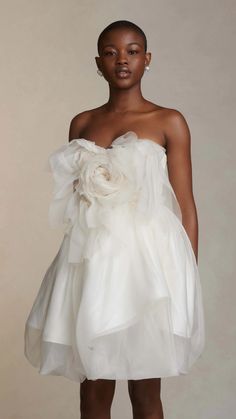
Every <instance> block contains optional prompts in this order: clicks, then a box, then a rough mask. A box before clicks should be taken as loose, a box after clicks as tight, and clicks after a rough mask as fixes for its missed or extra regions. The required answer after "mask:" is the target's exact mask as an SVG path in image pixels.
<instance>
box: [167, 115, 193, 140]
mask: <svg viewBox="0 0 236 419" xmlns="http://www.w3.org/2000/svg"><path fill="white" fill-rule="evenodd" d="M163 128H164V133H165V137H166V145H167V147H168V148H170V147H171V148H172V147H181V146H182V147H189V146H190V141H191V134H190V129H189V126H188V123H187V121H186V118H185V116H184V115H183V114H182V113H181V112H180V111H179V110H177V109H171V108H164V110H163Z"/></svg>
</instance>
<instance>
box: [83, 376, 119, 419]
mask: <svg viewBox="0 0 236 419" xmlns="http://www.w3.org/2000/svg"><path fill="white" fill-rule="evenodd" d="M115 384H116V381H115V380H105V379H98V380H88V379H86V380H84V381H83V382H82V383H81V384H80V409H81V412H87V413H88V412H91V413H92V412H95V413H96V414H97V413H98V412H99V411H104V410H107V409H110V407H111V404H112V400H113V397H114V393H115Z"/></svg>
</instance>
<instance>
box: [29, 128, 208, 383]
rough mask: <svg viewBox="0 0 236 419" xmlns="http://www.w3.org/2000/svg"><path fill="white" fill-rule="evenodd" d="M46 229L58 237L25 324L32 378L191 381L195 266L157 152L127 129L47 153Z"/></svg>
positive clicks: (199, 323)
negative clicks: (105, 140) (105, 139)
mask: <svg viewBox="0 0 236 419" xmlns="http://www.w3.org/2000/svg"><path fill="white" fill-rule="evenodd" d="M47 167H48V169H49V170H50V172H51V174H52V176H53V179H54V189H53V194H52V195H53V196H52V200H51V203H50V207H49V222H50V225H51V226H52V227H54V228H62V230H63V232H64V237H63V241H62V243H61V245H60V248H59V250H58V252H57V254H56V256H55V258H54V260H53V261H52V263H51V265H50V266H49V268H48V269H47V271H46V273H45V276H44V278H43V281H42V283H41V286H40V288H39V291H38V294H37V296H36V298H35V301H34V304H33V306H32V308H31V311H30V313H29V316H28V318H27V321H26V325H25V355H26V357H27V359H28V360H29V362H30V363H31V364H32V365H33V366H35V367H37V368H38V369H39V372H40V373H41V374H53V375H63V376H65V377H67V378H69V379H71V380H73V381H78V382H82V381H83V380H84V379H85V378H86V377H87V378H88V379H93V380H95V379H98V378H107V379H141V378H151V377H165V376H174V375H179V374H186V373H188V371H189V369H190V368H191V367H192V365H193V364H194V362H195V361H196V360H197V359H198V358H199V356H200V355H201V353H202V351H203V349H204V344H205V330H204V312H203V301H202V290H201V283H200V277H199V271H198V267H197V263H196V258H195V255H194V252H193V249H192V246H191V242H190V240H189V238H188V236H187V233H186V231H185V229H184V227H183V225H182V217H181V210H180V207H179V204H178V201H177V199H176V196H175V193H174V191H173V188H172V186H171V184H170V181H169V178H168V171H167V156H166V152H165V148H164V147H162V146H161V145H159V144H157V143H155V142H154V141H152V140H149V139H140V138H138V137H137V135H136V133H134V132H133V131H128V132H127V133H126V134H124V135H121V136H120V137H118V138H116V139H115V140H114V141H113V143H112V146H111V147H110V148H107V149H105V148H103V147H100V146H98V145H96V144H95V142H94V141H89V140H86V139H83V138H79V139H75V140H72V141H71V142H70V143H68V144H64V145H63V146H61V147H60V148H59V149H57V150H56V151H54V152H53V153H52V154H51V155H50V156H49V158H48V162H47Z"/></svg>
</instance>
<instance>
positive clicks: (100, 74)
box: [97, 68, 103, 77]
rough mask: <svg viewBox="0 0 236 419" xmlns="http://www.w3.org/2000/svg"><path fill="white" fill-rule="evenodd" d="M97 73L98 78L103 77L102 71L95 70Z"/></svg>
mask: <svg viewBox="0 0 236 419" xmlns="http://www.w3.org/2000/svg"><path fill="white" fill-rule="evenodd" d="M97 73H98V74H99V76H101V77H102V76H103V74H102V71H101V70H99V68H98V69H97Z"/></svg>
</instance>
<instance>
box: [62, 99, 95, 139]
mask: <svg viewBox="0 0 236 419" xmlns="http://www.w3.org/2000/svg"><path fill="white" fill-rule="evenodd" d="M100 108H101V107H98V108H94V109H89V110H86V111H83V112H80V113H78V114H77V115H75V116H74V117H73V118H72V120H71V122H70V128H69V141H72V140H73V139H76V138H79V136H80V132H82V130H84V129H85V127H86V126H88V124H89V122H90V121H91V119H92V118H93V117H94V116H95V114H97V113H98V112H99V110H100Z"/></svg>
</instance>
